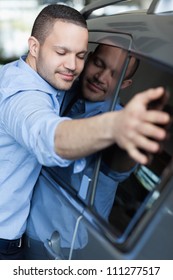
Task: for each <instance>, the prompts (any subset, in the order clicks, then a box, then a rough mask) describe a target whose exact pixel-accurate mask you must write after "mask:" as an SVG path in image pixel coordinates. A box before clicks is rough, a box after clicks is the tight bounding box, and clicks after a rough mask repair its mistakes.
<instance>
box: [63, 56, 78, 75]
mask: <svg viewBox="0 0 173 280" xmlns="http://www.w3.org/2000/svg"><path fill="white" fill-rule="evenodd" d="M64 66H65V68H67V69H69V70H71V71H74V70H75V69H76V57H75V55H69V56H68V57H67V58H66V61H65V63H64Z"/></svg>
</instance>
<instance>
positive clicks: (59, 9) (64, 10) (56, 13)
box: [31, 4, 87, 44]
mask: <svg viewBox="0 0 173 280" xmlns="http://www.w3.org/2000/svg"><path fill="white" fill-rule="evenodd" d="M57 20H59V21H64V22H70V23H73V24H76V25H79V26H81V27H84V28H87V23H86V21H85V19H84V17H83V16H82V15H81V14H80V12H78V11H77V10H75V9H73V8H71V7H69V6H66V5H60V4H52V5H48V6H46V7H45V8H44V9H43V10H42V11H41V12H40V13H39V14H38V16H37V17H36V19H35V21H34V24H33V27H32V31H31V36H34V37H35V38H36V39H37V40H38V41H39V43H40V44H43V43H44V41H45V39H46V38H47V36H48V35H49V33H50V30H51V28H53V25H54V24H55V22H56V21H57Z"/></svg>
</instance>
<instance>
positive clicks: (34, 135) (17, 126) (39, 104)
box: [0, 91, 72, 166]
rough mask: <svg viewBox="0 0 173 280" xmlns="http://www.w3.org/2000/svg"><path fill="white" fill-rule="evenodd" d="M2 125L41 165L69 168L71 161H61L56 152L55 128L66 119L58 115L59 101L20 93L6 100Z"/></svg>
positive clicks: (40, 93)
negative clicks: (55, 101) (55, 102)
mask: <svg viewBox="0 0 173 280" xmlns="http://www.w3.org/2000/svg"><path fill="white" fill-rule="evenodd" d="M0 110H1V116H2V120H1V121H2V125H3V127H4V130H5V131H6V133H8V135H10V136H11V138H12V139H14V142H17V143H18V144H19V145H21V148H23V149H25V150H26V152H29V153H30V154H33V156H35V157H36V158H37V160H38V161H39V163H40V164H42V165H46V166H54V165H59V166H68V165H69V164H70V163H71V162H72V161H70V160H66V159H62V158H61V157H60V156H58V155H57V154H56V153H55V151H54V135H55V129H56V127H57V126H58V125H59V124H60V123H61V122H62V121H64V120H65V119H69V118H66V117H60V116H59V105H58V102H57V104H56V106H54V100H53V99H52V96H51V95H50V94H46V93H44V92H40V91H26V92H19V93H17V94H15V95H13V96H11V97H10V98H6V99H5V100H4V101H3V103H1V106H0Z"/></svg>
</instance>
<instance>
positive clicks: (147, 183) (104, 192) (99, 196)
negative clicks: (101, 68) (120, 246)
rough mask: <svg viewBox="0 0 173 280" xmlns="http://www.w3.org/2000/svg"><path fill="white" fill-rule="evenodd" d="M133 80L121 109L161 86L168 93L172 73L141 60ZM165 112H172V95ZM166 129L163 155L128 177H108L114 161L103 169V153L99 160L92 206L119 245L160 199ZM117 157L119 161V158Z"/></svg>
mask: <svg viewBox="0 0 173 280" xmlns="http://www.w3.org/2000/svg"><path fill="white" fill-rule="evenodd" d="M132 79H133V83H132V84H131V85H130V86H129V87H126V88H125V89H121V90H120V93H119V101H120V104H121V105H122V107H124V106H125V105H126V103H127V102H128V101H129V100H130V99H131V98H132V96H133V95H134V94H136V93H137V92H142V91H144V90H146V89H148V88H153V87H157V86H164V87H165V89H166V90H169V91H170V92H171V91H172V88H173V81H172V72H171V70H170V69H169V67H165V66H164V67H163V66H161V65H157V64H155V63H154V62H151V61H146V60H145V59H143V58H140V59H139V58H138V67H137V69H136V72H135V73H134V75H133V78H132ZM165 110H167V111H169V112H171V113H172V112H173V96H172V95H170V98H169V100H168V103H167V104H166V106H165ZM168 129H169V133H170V137H169V139H167V140H166V141H165V142H164V143H163V148H162V151H160V152H159V153H157V154H155V155H153V157H152V160H151V163H150V164H148V165H147V166H143V165H138V164H137V165H136V166H134V167H133V168H132V169H131V171H130V172H129V174H128V173H127V174H124V173H118V174H116V173H115V174H114V175H113V174H111V170H109V166H108V165H109V162H110V163H111V162H112V161H113V160H116V158H114V159H113V158H112V154H111V153H110V154H109V156H108V157H107V159H108V160H107V163H108V165H107V166H105V162H104V157H103V155H104V153H102V157H100V163H99V166H100V167H99V168H100V169H99V168H98V171H97V175H98V177H97V183H96V184H95V194H94V199H93V203H92V205H93V209H94V211H95V212H96V214H97V215H99V216H100V217H102V218H103V219H104V220H106V221H107V222H108V223H109V224H110V225H111V226H113V227H114V228H115V232H116V237H115V240H116V238H117V236H119V238H120V239H121V242H122V240H124V241H123V242H125V240H126V239H127V238H128V237H129V235H130V234H131V231H132V230H134V229H135V226H136V224H137V223H139V221H140V219H142V217H143V215H144V213H145V214H146V213H147V212H148V211H150V210H151V209H152V205H153V204H154V203H155V201H157V199H160V187H159V186H160V184H161V185H162V178H163V177H164V174H165V170H167V169H169V166H170V164H171V159H172V154H173V148H172V144H171V143H172V141H173V127H172V126H170V127H169V128H168ZM117 156H118V160H119V161H120V156H119V154H117ZM115 157H116V156H115ZM124 166H125V162H124ZM123 176H124V178H123ZM161 189H163V187H161Z"/></svg>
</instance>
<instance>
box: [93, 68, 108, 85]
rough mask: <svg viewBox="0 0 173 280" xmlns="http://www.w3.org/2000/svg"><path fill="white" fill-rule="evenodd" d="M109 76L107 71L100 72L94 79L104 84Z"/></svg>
mask: <svg viewBox="0 0 173 280" xmlns="http://www.w3.org/2000/svg"><path fill="white" fill-rule="evenodd" d="M109 75H110V74H109V73H108V71H106V70H102V71H100V72H98V73H97V75H96V77H97V79H98V80H99V81H100V82H102V83H105V82H106V81H107V80H108V79H109V77H110V76H109Z"/></svg>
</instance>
